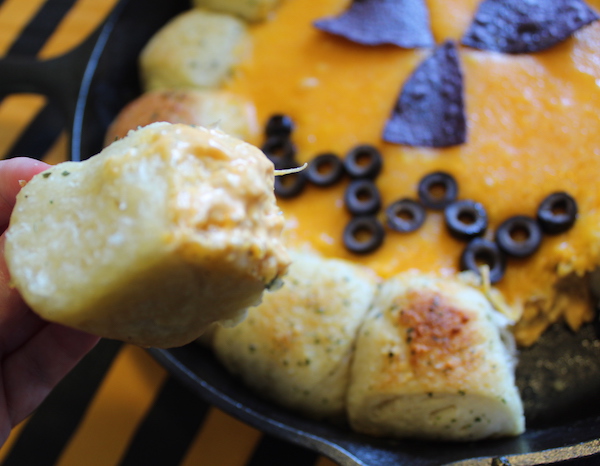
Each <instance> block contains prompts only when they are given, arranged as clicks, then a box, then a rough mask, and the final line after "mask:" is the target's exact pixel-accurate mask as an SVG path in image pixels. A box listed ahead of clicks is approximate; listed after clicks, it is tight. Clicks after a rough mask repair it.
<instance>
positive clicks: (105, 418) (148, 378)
mask: <svg viewBox="0 0 600 466" xmlns="http://www.w3.org/2000/svg"><path fill="white" fill-rule="evenodd" d="M166 377H167V372H166V371H165V370H164V369H163V368H162V367H161V366H160V365H159V364H158V363H157V362H156V361H154V359H152V358H151V357H150V356H149V355H148V353H146V351H144V350H143V349H141V348H138V347H135V346H130V345H125V346H123V349H122V350H121V351H120V352H119V355H118V356H117V358H116V359H115V361H114V363H113V365H112V366H111V368H110V370H109V372H108V373H107V376H106V377H105V379H104V381H103V382H102V385H101V386H100V388H99V390H98V392H97V394H96V396H95V398H94V400H93V401H92V403H91V404H90V406H89V408H88V411H87V413H86V414H85V417H84V419H83V422H82V423H81V425H80V426H79V428H78V429H77V431H76V432H75V434H74V435H73V437H72V439H71V441H70V443H69V445H68V447H67V448H66V449H65V451H64V452H63V454H62V455H61V457H60V459H59V461H58V463H57V465H58V466H81V465H82V464H85V465H86V466H94V465H97V466H107V465H113V464H117V463H118V462H119V459H120V458H121V456H122V455H123V453H124V452H125V450H126V448H127V446H128V444H129V441H130V439H131V437H132V436H133V434H134V433H135V430H136V428H137V426H138V424H139V423H140V421H141V420H142V419H143V418H144V415H145V414H146V412H147V410H148V409H150V407H151V406H152V404H153V402H154V399H155V397H156V394H157V393H158V391H159V389H160V387H161V385H162V383H163V382H164V380H165V379H166Z"/></svg>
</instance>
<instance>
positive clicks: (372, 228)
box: [343, 216, 385, 254]
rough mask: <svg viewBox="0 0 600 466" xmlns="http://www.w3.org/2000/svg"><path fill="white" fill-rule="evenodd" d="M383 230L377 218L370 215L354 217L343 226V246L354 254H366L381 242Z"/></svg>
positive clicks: (383, 235) (383, 234)
mask: <svg viewBox="0 0 600 466" xmlns="http://www.w3.org/2000/svg"><path fill="white" fill-rule="evenodd" d="M384 237H385V230H384V228H383V225H382V224H381V222H380V221H379V220H377V219H376V218H375V217H372V216H360V217H354V218H352V219H351V220H350V222H348V224H347V225H346V228H344V234H343V240H344V246H346V248H347V249H348V251H350V252H353V253H356V254H368V253H370V252H373V251H375V250H376V249H377V248H379V246H381V244H382V243H383V239H384Z"/></svg>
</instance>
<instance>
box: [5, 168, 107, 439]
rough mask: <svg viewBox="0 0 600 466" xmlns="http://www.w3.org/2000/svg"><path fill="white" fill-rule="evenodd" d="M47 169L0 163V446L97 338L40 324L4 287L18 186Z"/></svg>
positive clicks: (7, 285) (10, 290)
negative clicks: (7, 234) (8, 233)
mask: <svg viewBox="0 0 600 466" xmlns="http://www.w3.org/2000/svg"><path fill="white" fill-rule="evenodd" d="M48 167H49V165H48V164H45V163H43V162H38V161H36V160H33V159H29V158H15V159H10V160H3V161H0V233H1V236H0V446H1V445H2V444H3V443H4V442H5V441H6V439H7V437H8V435H9V434H10V431H11V429H12V428H13V427H14V426H15V425H17V424H18V423H19V422H21V421H22V420H23V419H25V418H26V417H27V416H28V415H29V414H31V412H32V411H33V410H35V409H36V408H37V407H38V406H39V405H40V404H41V402H42V401H43V400H44V399H45V398H46V396H47V395H48V394H49V393H50V391H51V390H52V389H53V388H54V387H55V386H56V384H57V383H58V382H59V381H60V380H61V379H62V378H63V377H64V376H65V375H66V374H67V373H68V372H69V371H70V370H71V369H72V368H73V367H74V366H75V364H77V362H78V361H79V360H80V359H81V358H82V357H83V356H84V355H85V354H86V353H87V352H88V351H90V350H91V349H92V348H93V347H94V345H95V344H96V343H97V342H98V337H95V336H92V335H89V334H86V333H84V332H81V331H78V330H74V329H71V328H67V327H64V326H62V325H59V324H53V323H49V322H46V321H43V320H42V319H40V318H39V317H38V316H37V315H36V314H34V313H33V312H32V311H31V310H30V309H29V308H28V306H27V305H26V304H25V303H24V302H23V300H22V298H21V297H20V295H19V293H18V292H17V291H16V290H15V289H14V288H11V287H10V285H9V281H10V277H9V272H8V268H7V266H6V262H5V260H4V243H5V234H4V232H5V230H6V228H7V227H8V223H9V219H10V214H11V212H12V209H13V207H14V205H15V198H16V195H17V193H18V192H19V190H20V189H21V186H20V181H21V180H25V181H28V180H30V179H31V178H32V177H33V176H34V175H36V174H37V173H39V172H41V171H44V170H45V169H46V168H48Z"/></svg>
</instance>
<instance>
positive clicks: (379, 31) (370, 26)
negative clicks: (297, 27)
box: [314, 0, 435, 48]
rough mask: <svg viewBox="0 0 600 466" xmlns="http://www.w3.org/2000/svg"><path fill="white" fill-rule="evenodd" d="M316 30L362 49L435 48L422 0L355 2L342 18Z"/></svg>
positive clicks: (325, 20)
mask: <svg viewBox="0 0 600 466" xmlns="http://www.w3.org/2000/svg"><path fill="white" fill-rule="evenodd" d="M314 26H315V27H316V28H317V29H320V30H322V31H324V32H327V33H329V34H334V35H337V36H342V37H344V38H346V39H348V40H350V41H352V42H356V43H359V44H362V45H382V44H392V45H396V46H398V47H403V48H415V47H432V46H434V45H435V41H434V39H433V34H432V32H431V27H430V24H429V12H428V10H427V6H426V5H425V2H424V1H423V0H354V2H353V3H352V4H351V5H350V8H349V9H348V10H347V11H346V12H344V13H342V14H341V15H340V16H337V17H333V18H323V19H320V20H317V21H315V23H314Z"/></svg>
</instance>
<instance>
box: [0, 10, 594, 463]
mask: <svg viewBox="0 0 600 466" xmlns="http://www.w3.org/2000/svg"><path fill="white" fill-rule="evenodd" d="M187 8H188V1H187V0H122V1H121V2H120V3H119V4H118V5H117V7H116V8H115V10H114V11H113V13H112V14H111V15H110V17H109V18H108V19H107V21H106V22H105V23H104V24H103V25H102V26H101V27H100V28H99V29H98V30H97V31H96V32H95V33H94V34H92V36H90V37H89V38H88V39H87V40H86V41H85V42H84V43H83V44H82V45H81V46H79V47H78V48H77V49H75V50H73V51H72V52H70V53H68V54H66V55H64V56H61V57H59V58H56V59H53V60H48V61H44V62H39V61H37V62H36V61H32V60H31V59H19V58H10V59H4V60H0V92H6V93H10V92H34V93H41V94H45V95H47V96H48V98H49V99H50V100H52V101H54V102H56V103H57V104H58V105H59V106H60V107H61V108H62V110H63V112H64V114H65V117H66V120H67V121H68V122H69V128H70V131H71V146H70V151H71V158H72V159H73V160H76V161H79V160H84V159H86V158H88V157H90V156H92V155H94V154H96V153H97V152H99V151H100V149H101V148H102V140H103V137H104V133H105V131H106V128H107V126H108V124H109V123H110V122H111V121H112V119H113V117H114V116H115V115H116V113H117V112H118V111H119V110H120V109H121V108H122V107H123V105H125V104H126V103H127V102H128V101H130V100H131V99H133V98H134V97H135V96H136V95H138V94H139V92H140V90H139V86H138V75H137V56H138V54H139V51H140V50H141V48H142V47H143V45H144V44H145V43H146V42H147V40H148V39H149V37H150V36H151V35H152V33H153V32H155V31H156V30H157V29H158V28H159V27H160V26H161V25H162V24H164V23H165V22H166V21H167V20H168V19H169V18H171V17H172V16H174V15H175V14H177V13H178V12H180V11H183V10H185V9H187ZM150 353H151V354H152V355H153V356H154V357H155V358H156V359H157V360H158V361H159V362H160V363H161V364H163V365H164V366H165V367H166V368H167V369H168V370H169V371H170V372H171V373H172V374H173V375H174V376H176V377H178V378H179V379H180V380H181V381H182V382H183V383H185V384H187V385H188V386H189V387H190V388H191V389H192V390H194V391H195V392H197V393H198V394H199V395H200V396H201V397H203V398H204V399H206V400H207V401H208V402H210V403H212V404H214V405H216V406H218V407H219V408H221V409H223V410H224V411H226V412H228V413H230V414H232V415H234V416H236V417H238V418H240V419H241V420H243V421H245V422H247V423H248V424H250V425H253V426H254V427H256V428H258V429H260V430H262V431H265V432H267V433H270V434H272V435H275V436H278V437H280V438H283V439H286V440H289V441H291V442H295V443H297V444H299V445H302V446H304V447H307V448H310V449H313V450H315V451H317V452H319V453H321V454H324V455H326V456H328V457H330V458H331V459H333V460H334V461H337V462H338V463H340V464H342V465H344V466H350V465H369V466H387V465H412V466H429V465H439V464H449V463H452V464H457V465H490V464H491V465H508V464H510V465H525V464H527V465H530V464H559V463H562V462H563V461H566V460H570V459H571V460H572V459H583V458H585V457H589V458H590V460H591V462H590V463H589V464H592V463H596V461H600V456H598V457H595V455H600V401H599V399H598V396H597V393H598V392H599V391H600V390H599V389H600V340H598V338H597V328H596V325H595V324H594V325H588V326H587V327H586V328H584V329H583V330H582V331H581V332H578V333H577V334H576V335H574V334H572V333H571V332H569V331H568V330H567V329H566V328H564V327H563V326H560V325H557V326H555V327H553V328H552V329H551V330H550V331H549V332H548V333H547V334H546V335H545V336H544V337H543V338H542V340H541V341H540V342H539V343H538V344H536V345H535V346H534V347H533V348H531V349H527V350H524V351H522V352H521V354H520V358H519V359H520V363H519V367H518V370H517V379H518V385H519V388H520V390H521V393H522V396H523V398H524V401H525V409H526V415H527V426H528V428H527V432H526V433H525V434H523V435H521V436H519V437H517V438H513V439H501V440H490V441H483V442H473V443H466V444H449V443H427V442H415V441H396V440H387V439H377V438H372V437H368V436H364V435H359V434H356V433H353V432H351V431H350V430H349V429H347V428H344V427H337V426H333V425H329V424H324V423H318V422H313V421H311V420H308V419H305V418H303V417H302V416H300V415H298V414H295V413H293V412H290V411H287V410H285V409H282V408H280V407H278V406H275V405H273V404H271V403H269V402H268V401H265V400H263V399H261V398H260V397H258V396H257V395H255V394H254V393H253V392H251V391H249V390H247V389H246V388H244V387H243V386H242V385H241V383H240V382H239V381H238V380H236V379H235V378H233V377H232V376H230V375H229V374H228V373H227V372H226V371H225V370H224V369H223V367H222V366H221V365H220V364H219V363H218V362H217V361H216V359H215V358H214V356H213V355H212V353H211V352H210V351H209V350H207V349H205V348H203V347H200V346H199V345H196V344H192V345H188V346H185V347H182V348H176V349H170V350H158V349H151V350H150ZM579 464H581V462H580V463H579Z"/></svg>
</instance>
